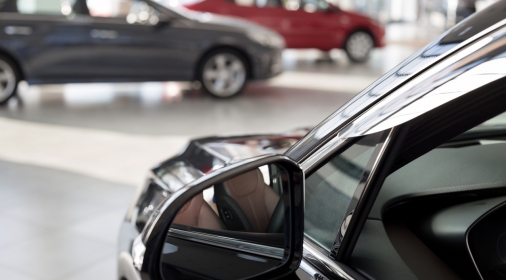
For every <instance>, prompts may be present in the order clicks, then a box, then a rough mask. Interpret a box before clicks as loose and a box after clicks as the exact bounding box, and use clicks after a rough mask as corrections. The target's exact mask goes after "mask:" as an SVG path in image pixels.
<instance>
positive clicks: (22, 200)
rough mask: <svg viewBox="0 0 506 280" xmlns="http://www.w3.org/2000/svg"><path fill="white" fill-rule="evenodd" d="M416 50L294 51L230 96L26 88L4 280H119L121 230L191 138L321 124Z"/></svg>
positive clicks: (4, 236) (3, 157) (16, 139)
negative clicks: (326, 58) (275, 71)
mask: <svg viewBox="0 0 506 280" xmlns="http://www.w3.org/2000/svg"><path fill="white" fill-rule="evenodd" d="M412 51H413V49H410V48H407V47H404V46H395V45H393V46H390V47H387V48H386V49H384V50H383V51H382V53H375V54H374V56H373V59H372V60H371V61H370V62H369V63H367V64H363V65H351V64H349V63H348V62H347V61H346V60H345V59H343V58H342V54H339V53H337V54H333V55H334V56H335V57H336V61H334V62H330V63H329V62H323V63H316V62H314V58H315V57H316V56H317V55H318V54H317V53H315V52H314V51H302V52H293V51H288V52H287V55H286V57H287V58H286V60H285V61H284V63H285V67H286V68H287V69H288V71H287V73H286V74H285V75H284V76H281V77H279V78H278V79H276V80H272V81H270V82H267V83H260V84H255V85H252V86H250V87H248V88H247V91H246V93H245V94H244V95H243V96H241V97H240V98H236V99H233V100H226V101H222V100H214V99H211V98H207V97H205V96H202V95H201V94H200V93H198V92H195V91H181V90H180V89H181V88H184V87H187V86H188V85H187V84H184V83H143V84H100V85H64V86H43V87H25V88H22V89H21V91H22V93H21V99H20V100H19V102H18V103H17V104H16V103H15V102H14V103H12V104H11V106H10V107H8V108H0V198H1V199H0V224H1V225H2V227H1V228H2V230H0V279H2V280H3V279H11V280H21V279H41V280H63V279H74V280H77V279H115V277H116V276H115V275H116V255H115V254H116V253H115V251H116V240H117V234H118V230H119V225H120V222H121V220H122V218H123V215H124V213H125V211H126V207H127V205H128V203H129V202H130V199H131V198H132V196H133V193H134V189H135V187H134V186H135V185H136V184H137V183H138V182H140V181H141V180H142V179H143V175H144V172H145V171H146V169H147V168H148V167H150V166H151V165H152V164H154V163H156V162H158V161H160V160H161V159H165V158H167V157H169V156H171V155H172V154H174V153H175V151H177V150H179V148H180V147H181V146H182V145H183V144H184V142H185V141H186V139H188V137H195V136H201V135H209V134H220V133H254V132H279V131H283V130H288V129H292V128H296V127H300V126H308V125H314V124H316V123H317V122H319V121H321V120H322V119H323V118H324V117H326V116H327V115H329V114H330V113H331V112H333V111H334V110H336V109H337V108H338V107H339V106H340V105H342V104H343V103H344V102H346V101H347V100H348V99H350V98H351V97H352V96H353V95H354V94H355V93H357V92H358V91H359V90H360V89H362V88H364V87H366V86H367V85H368V84H369V83H370V82H372V81H373V80H374V79H375V78H377V77H378V76H380V75H381V74H382V73H383V72H385V71H387V70H388V69H389V68H390V67H392V66H394V65H395V64H397V63H398V62H400V60H401V59H402V58H404V57H406V56H407V55H409V54H410V53H411V52H412ZM317 73H320V74H317Z"/></svg>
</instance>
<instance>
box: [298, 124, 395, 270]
mask: <svg viewBox="0 0 506 280" xmlns="http://www.w3.org/2000/svg"><path fill="white" fill-rule="evenodd" d="M380 133H381V137H380V141H379V142H378V144H377V145H376V147H375V148H374V151H373V155H372V156H371V158H370V160H369V162H368V164H367V167H366V169H367V171H366V173H367V174H366V173H364V176H363V177H362V179H361V181H360V183H359V186H357V189H356V190H355V194H354V201H352V202H351V203H350V207H349V208H348V211H350V210H351V209H352V210H353V216H352V218H351V220H350V223H349V225H348V228H347V230H346V234H345V235H344V237H343V239H342V241H341V244H340V248H339V250H338V251H337V252H336V253H335V254H332V253H331V251H329V250H326V249H324V248H322V247H321V246H320V245H318V244H317V243H316V242H314V241H312V240H311V239H310V238H308V237H307V236H306V235H305V238H304V256H305V257H304V259H305V260H306V261H307V262H309V263H310V264H311V265H313V266H314V267H316V268H318V269H319V270H320V271H321V272H322V273H324V274H326V275H327V274H328V276H330V277H332V276H334V277H335V276H338V277H340V278H344V279H361V278H362V277H361V276H360V275H359V274H358V273H357V272H355V271H354V270H353V269H351V268H349V267H348V266H347V265H346V262H348V260H349V257H350V256H351V253H352V252H353V248H354V246H355V244H356V241H357V240H358V236H359V234H358V232H360V231H361V230H362V228H363V226H364V223H365V220H366V218H367V215H368V213H369V212H370V210H371V208H372V205H373V203H374V200H375V199H376V196H377V194H378V193H379V189H380V187H381V185H382V182H383V181H384V180H385V178H386V176H387V175H388V174H387V172H388V170H389V169H390V166H391V164H392V162H393V159H395V157H396V155H397V152H398V149H397V147H396V145H395V143H396V142H397V141H399V140H400V141H402V139H403V137H404V135H405V130H404V129H399V128H397V127H395V128H392V129H388V130H385V131H383V132H380ZM362 138H363V137H356V138H351V139H343V138H340V137H339V135H337V136H335V137H334V138H333V139H331V140H330V141H329V142H327V143H326V144H325V145H323V146H322V147H320V149H318V150H317V151H316V152H315V153H313V154H312V155H310V156H309V157H307V158H306V160H305V161H304V162H302V163H301V166H302V168H303V169H304V172H305V173H306V179H307V178H308V177H309V176H311V174H313V173H314V172H315V171H316V170H318V168H320V167H321V166H323V165H325V164H327V163H328V162H329V161H330V160H331V159H333V158H334V157H335V156H337V155H339V154H341V153H343V152H344V151H346V150H347V149H349V148H350V147H351V146H353V145H354V144H355V143H357V142H358V141H359V140H360V139H362ZM366 175H367V176H366ZM347 213H349V212H347ZM338 237H339V233H338V232H336V239H338Z"/></svg>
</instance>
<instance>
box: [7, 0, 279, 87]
mask: <svg viewBox="0 0 506 280" xmlns="http://www.w3.org/2000/svg"><path fill="white" fill-rule="evenodd" d="M8 1H10V2H15V1H16V0H8ZM77 1H78V2H80V1H83V2H82V3H83V5H86V2H85V1H84V0H77ZM146 2H148V3H150V5H152V6H153V7H156V10H157V12H158V13H159V18H160V21H159V22H158V23H156V24H147V23H145V24H141V23H133V24H130V23H128V22H127V20H126V19H125V18H106V17H92V16H90V15H89V14H86V12H88V11H86V12H84V14H83V13H75V14H70V15H68V16H64V15H45V14H21V13H18V12H15V10H14V11H12V9H11V10H9V9H3V10H2V9H0V53H1V54H3V55H4V56H7V57H9V58H11V60H13V61H14V62H15V63H17V64H18V67H19V69H20V71H21V75H22V78H23V79H24V80H26V81H28V82H29V83H30V84H44V83H70V82H114V81H129V82H131V81H169V80H171V81H191V80H195V79H196V78H197V77H196V75H197V74H196V71H197V69H198V67H199V63H200V62H201V60H202V59H203V57H205V55H206V54H208V53H209V52H211V51H213V50H216V49H218V48H230V49H234V50H235V51H237V52H239V53H241V54H243V56H244V57H245V59H246V60H247V62H248V64H249V70H250V77H249V78H251V79H265V78H269V77H272V76H274V75H277V74H279V73H280V68H279V67H273V65H274V66H276V64H278V63H279V61H280V56H281V48H279V47H271V46H264V45H261V44H259V43H257V42H255V41H253V40H251V39H250V38H249V37H248V36H247V33H248V32H265V33H268V34H270V35H273V36H278V35H277V34H275V33H273V32H272V31H270V30H267V29H265V28H262V27H259V26H256V25H254V24H250V23H245V22H242V21H240V20H235V19H228V18H224V17H222V16H215V15H211V14H206V15H199V14H198V13H195V12H193V13H192V14H191V15H189V16H185V15H183V14H181V13H178V12H175V11H172V10H170V9H168V8H166V7H164V6H161V5H158V4H156V3H152V2H150V1H146ZM14 4H15V3H14ZM5 10H7V12H5ZM100 32H102V33H100ZM94 33H95V34H98V35H99V36H93V34H94Z"/></svg>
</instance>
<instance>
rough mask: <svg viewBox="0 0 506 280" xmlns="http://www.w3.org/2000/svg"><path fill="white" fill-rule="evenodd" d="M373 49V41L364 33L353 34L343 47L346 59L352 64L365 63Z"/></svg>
mask: <svg viewBox="0 0 506 280" xmlns="http://www.w3.org/2000/svg"><path fill="white" fill-rule="evenodd" d="M373 48H374V39H373V38H372V36H371V35H370V34H369V33H367V32H365V31H356V32H353V33H352V34H351V35H350V36H349V37H348V39H347V40H346V44H345V46H344V50H345V51H346V54H347V55H348V58H349V59H350V60H351V61H353V62H365V61H367V59H368V58H369V55H370V53H371V50H372V49H373Z"/></svg>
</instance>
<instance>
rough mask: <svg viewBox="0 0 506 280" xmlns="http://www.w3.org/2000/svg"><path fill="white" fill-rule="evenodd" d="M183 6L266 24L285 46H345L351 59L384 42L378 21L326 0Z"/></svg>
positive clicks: (230, 0)
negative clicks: (281, 37)
mask: <svg viewBox="0 0 506 280" xmlns="http://www.w3.org/2000/svg"><path fill="white" fill-rule="evenodd" d="M184 6H185V7H186V8H188V9H191V10H195V11H205V12H210V13H216V14H221V15H230V16H236V17H241V18H245V19H247V20H250V21H253V22H255V23H258V24H260V25H263V26H266V27H269V28H271V29H273V30H275V31H277V32H278V33H279V34H281V35H282V36H283V37H284V38H285V41H286V47H287V48H295V49H302V48H316V49H319V50H322V51H329V50H331V49H334V48H339V49H344V50H345V51H346V54H347V55H348V58H349V59H350V60H351V61H353V62H364V61H366V60H367V59H368V58H369V54H370V52H371V50H372V49H373V48H374V47H382V46H384V45H385V30H384V28H383V26H382V25H381V24H380V23H379V22H378V21H376V20H374V19H371V18H369V17H367V16H365V15H361V14H358V13H353V12H348V11H343V10H341V9H340V8H339V7H337V6H335V5H333V4H330V3H328V2H327V1H325V0H203V1H197V2H193V3H187V4H185V5H184Z"/></svg>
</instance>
